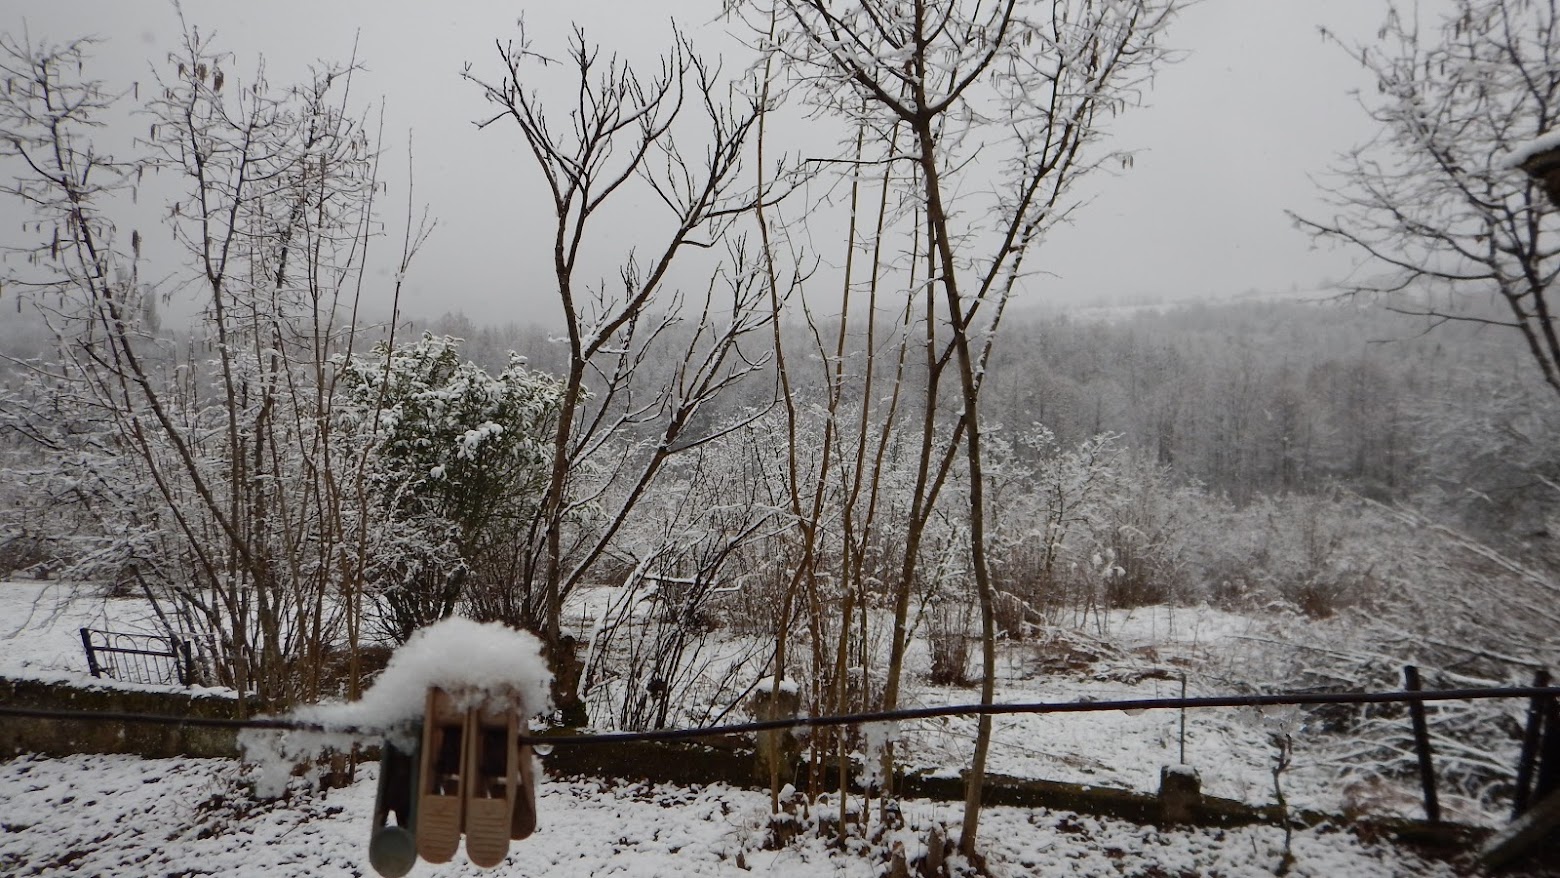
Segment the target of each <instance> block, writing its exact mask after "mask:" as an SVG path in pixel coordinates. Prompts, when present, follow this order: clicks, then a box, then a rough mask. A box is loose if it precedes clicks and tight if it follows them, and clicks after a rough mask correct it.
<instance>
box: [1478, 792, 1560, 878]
mask: <svg viewBox="0 0 1560 878" xmlns="http://www.w3.org/2000/svg"><path fill="white" fill-rule="evenodd" d="M1557 832H1560V792H1556V793H1550V794H1549V795H1548V796H1546V797H1545V798H1543V799H1541V800H1539V802H1538V804H1537V805H1534V806H1533V807H1531V808H1529V809H1528V811H1527V813H1526V814H1523V815H1522V816H1521V817H1520V818H1518V819H1517V820H1515V821H1513V822H1512V823H1511V825H1510V826H1507V827H1506V828H1505V829H1502V830H1501V831H1499V832H1497V833H1495V834H1494V835H1492V836H1490V840H1489V841H1487V842H1485V844H1484V849H1483V850H1482V851H1480V852H1479V862H1480V863H1482V864H1483V865H1484V867H1485V868H1488V869H1499V868H1501V867H1503V866H1507V865H1509V864H1511V863H1514V862H1516V861H1518V860H1520V859H1522V858H1523V857H1525V856H1527V855H1528V854H1530V853H1536V852H1538V851H1548V850H1550V849H1551V843H1550V837H1551V836H1552V835H1554V834H1556V833H1557Z"/></svg>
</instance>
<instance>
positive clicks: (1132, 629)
mask: <svg viewBox="0 0 1560 878" xmlns="http://www.w3.org/2000/svg"><path fill="white" fill-rule="evenodd" d="M612 591H615V590H607V589H601V590H587V591H586V593H585V599H586V600H594V601H596V602H598V603H601V602H604V601H606V600H609V599H610V598H611V596H612V594H611V592H612ZM600 609H601V608H600V606H591V607H590V608H589V609H587V610H586V611H584V612H581V611H579V610H576V611H575V613H574V615H575V616H576V618H580V617H583V618H585V619H587V620H588V619H590V618H591V617H592V616H594V615H596V614H597V613H599V611H600ZM591 611H594V612H591ZM83 625H91V626H108V627H112V628H114V629H116V630H123V631H145V632H148V633H152V632H155V631H156V630H157V628H156V625H155V619H154V618H153V617H152V614H151V612H150V610H149V608H148V606H147V604H146V602H144V601H142V600H139V599H136V598H113V599H104V598H102V597H100V596H97V594H96V591H95V590H94V589H92V588H91V587H85V588H79V589H78V588H76V587H73V586H70V585H66V584H59V583H48V582H0V676H7V677H12V678H30V679H55V680H74V681H78V682H96V683H97V684H99V685H123V684H119V683H115V682H113V681H91V678H90V676H89V675H88V672H87V666H86V659H85V657H84V656H83V654H82V649H81V643H80V640H79V635H78V629H79V628H80V627H81V626H83ZM1096 625H1097V628H1098V629H1100V630H1101V631H1103V632H1104V633H1108V635H1109V638H1110V642H1111V643H1112V644H1113V645H1114V646H1115V648H1117V649H1119V650H1121V651H1122V652H1123V654H1125V655H1127V656H1129V658H1128V659H1127V660H1125V661H1120V662H1116V663H1111V662H1102V663H1098V664H1096V665H1094V666H1092V667H1091V669H1089V671H1087V672H1084V673H1065V674H1059V673H1045V672H1043V671H1041V670H1037V669H1036V668H1035V667H1034V666H1033V664H1034V658H1033V657H1034V655H1035V648H1034V647H1033V645H1030V644H1014V645H1012V646H1009V647H1005V650H1004V654H1003V662H1002V668H1001V676H1000V679H999V681H998V691H997V699H998V700H999V701H1003V702H1035V701H1074V700H1079V699H1093V700H1107V699H1116V698H1144V697H1169V696H1173V695H1177V694H1179V692H1180V681H1179V679H1177V678H1176V677H1175V676H1174V675H1173V674H1171V673H1169V672H1170V671H1172V670H1174V669H1175V668H1176V667H1177V666H1178V665H1180V664H1186V663H1189V662H1193V661H1198V660H1201V659H1204V658H1206V657H1208V656H1211V655H1216V654H1218V655H1226V656H1227V655H1229V654H1230V653H1232V652H1234V651H1237V650H1238V649H1239V648H1240V643H1241V642H1242V641H1241V638H1242V637H1244V636H1246V635H1247V634H1250V633H1251V632H1252V631H1253V625H1254V623H1253V621H1252V620H1251V619H1250V618H1248V617H1244V616H1240V615H1236V614H1230V613H1225V612H1221V611H1218V610H1214V609H1209V608H1179V609H1174V610H1171V609H1169V608H1164V607H1158V608H1147V609H1139V610H1135V611H1130V612H1129V611H1116V612H1112V613H1109V614H1106V616H1105V617H1103V618H1102V619H1101V620H1099V621H1098V622H1097V623H1096ZM909 662H910V665H911V667H912V669H914V668H915V667H916V666H918V665H926V664H928V663H929V659H927V657H926V656H925V655H924V646H923V645H922V644H920V642H919V641H918V642H917V645H916V647H915V651H914V652H913V653H912V655H911V656H910V659H909ZM1145 670H1149V671H1155V670H1157V671H1158V672H1159V673H1157V674H1148V675H1146V676H1145V675H1144V671H1145ZM914 676H915V675H912V678H914ZM1192 694H1209V693H1204V692H1199V691H1197V690H1196V689H1194V690H1193V691H1192ZM975 700H977V693H976V691H975V690H973V689H969V688H955V687H932V686H926V685H924V684H918V683H916V682H913V681H912V682H911V683H910V684H909V686H908V687H907V692H906V694H905V697H904V699H903V700H902V703H903V706H906V707H915V706H931V705H947V704H961V703H970V702H973V701H975ZM733 718H735V717H733ZM1286 720H1287V721H1289V722H1290V724H1291V727H1288V728H1286V729H1285V730H1286V731H1289V732H1291V733H1292V734H1294V735H1295V740H1296V748H1295V756H1294V760H1293V763H1292V765H1291V766H1290V767H1289V768H1288V769H1287V770H1286V771H1285V773H1284V775H1283V786H1284V794H1285V796H1286V797H1287V798H1288V800H1289V802H1290V804H1291V805H1293V806H1296V807H1300V808H1310V809H1316V810H1320V811H1326V812H1330V813H1339V812H1341V811H1342V810H1343V809H1344V804H1345V801H1346V799H1347V798H1348V797H1349V795H1350V794H1349V791H1348V790H1347V789H1346V788H1345V785H1344V784H1343V783H1341V782H1340V781H1339V776H1338V772H1337V769H1336V767H1335V766H1331V765H1327V764H1322V763H1321V762H1319V761H1318V759H1316V758H1314V757H1312V756H1311V755H1310V753H1309V751H1308V749H1307V747H1306V744H1307V741H1306V738H1305V735H1304V733H1303V731H1302V730H1301V729H1299V728H1297V727H1293V716H1292V715H1286V714H1283V713H1281V712H1272V711H1270V712H1269V713H1267V714H1265V715H1264V714H1259V713H1257V712H1256V711H1254V710H1249V709H1246V710H1242V709H1234V708H1231V709H1217V710H1199V711H1190V712H1188V714H1187V718H1186V739H1185V741H1186V743H1185V751H1186V762H1187V763H1188V764H1190V765H1191V766H1193V767H1194V768H1196V769H1197V770H1198V772H1199V773H1200V775H1201V777H1202V782H1203V790H1204V792H1205V793H1207V794H1209V795H1213V796H1221V797H1225V798H1230V799H1236V800H1240V801H1244V802H1248V803H1251V804H1257V805H1262V804H1268V803H1271V802H1272V801H1274V796H1273V776H1272V767H1273V762H1272V760H1273V757H1274V755H1275V751H1274V749H1273V748H1272V747H1271V746H1270V745H1269V743H1268V740H1269V737H1268V736H1269V732H1270V731H1272V730H1273V729H1274V728H1275V726H1276V725H1278V724H1280V723H1283V722H1285V721H1286ZM899 731H900V739H901V744H900V746H899V748H898V751H897V756H898V758H899V760H900V762H901V764H902V765H903V766H904V767H905V768H907V769H909V770H923V771H930V772H943V773H956V772H957V771H959V770H960V769H962V768H964V767H966V766H967V765H968V764H969V759H970V755H971V749H972V746H973V741H974V720H973V719H970V718H959V717H955V718H948V719H939V720H924V721H917V722H906V723H904V724H903V726H902V727H901V729H900V730H899ZM1180 758H1181V729H1180V716H1179V714H1178V713H1177V712H1174V711H1147V712H1143V713H1140V714H1137V715H1127V714H1125V713H1122V712H1117V711H1105V712H1098V713H1070V714H1051V715H1035V714H1029V715H1015V716H1003V717H999V718H997V719H996V720H995V734H994V736H993V741H992V749H991V753H990V755H989V758H988V763H987V768H988V770H989V771H990V772H992V773H994V774H1000V775H1007V776H1012V777H1022V778H1039V779H1044V780H1053V781H1064V782H1072V783H1082V784H1090V785H1096V786H1104V787H1115V788H1121V789H1128V790H1137V791H1142V792H1152V791H1154V790H1157V789H1158V784H1159V770H1160V767H1161V766H1163V765H1168V764H1174V763H1177V762H1179V761H1180ZM1371 800H1372V803H1371V804H1372V809H1373V810H1374V811H1376V812H1377V813H1381V814H1387V815H1393V816H1407V817H1418V816H1421V811H1420V805H1419V799H1418V796H1417V794H1416V792H1415V791H1414V790H1413V789H1411V788H1409V787H1407V786H1404V787H1403V788H1402V789H1385V790H1382V789H1373V790H1372V791H1371ZM1442 806H1443V808H1444V809H1447V811H1448V814H1449V816H1450V818H1451V819H1453V820H1457V821H1459V822H1467V823H1482V822H1489V821H1491V820H1492V819H1496V818H1495V817H1492V816H1491V815H1489V814H1486V813H1482V812H1479V811H1477V810H1476V809H1474V808H1473V807H1472V806H1470V805H1468V804H1467V803H1465V802H1462V801H1461V800H1459V799H1457V798H1456V797H1454V796H1451V795H1449V794H1447V793H1445V792H1443V796H1442Z"/></svg>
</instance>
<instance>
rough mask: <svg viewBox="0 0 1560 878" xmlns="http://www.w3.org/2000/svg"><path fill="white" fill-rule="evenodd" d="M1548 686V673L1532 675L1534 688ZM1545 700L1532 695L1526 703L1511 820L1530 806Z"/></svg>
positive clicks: (1542, 670)
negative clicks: (1525, 719) (1525, 716)
mask: <svg viewBox="0 0 1560 878" xmlns="http://www.w3.org/2000/svg"><path fill="white" fill-rule="evenodd" d="M1548 685H1549V671H1547V670H1544V669H1543V668H1540V669H1539V670H1538V671H1536V672H1534V674H1533V686H1534V688H1540V687H1543V686H1548ZM1550 700H1552V699H1547V698H1545V697H1544V696H1542V695H1534V696H1533V697H1532V698H1531V699H1530V700H1529V701H1528V715H1527V728H1526V729H1525V730H1524V731H1523V733H1522V755H1521V756H1519V757H1518V758H1517V787H1516V790H1515V792H1513V794H1512V796H1511V819H1512V820H1515V819H1517V818H1518V817H1521V816H1522V815H1523V814H1525V813H1527V809H1528V806H1529V805H1531V804H1532V802H1533V799H1532V793H1533V767H1534V765H1535V763H1537V762H1538V742H1539V735H1540V733H1541V732H1542V731H1543V728H1544V711H1545V707H1546V704H1545V702H1547V701H1550Z"/></svg>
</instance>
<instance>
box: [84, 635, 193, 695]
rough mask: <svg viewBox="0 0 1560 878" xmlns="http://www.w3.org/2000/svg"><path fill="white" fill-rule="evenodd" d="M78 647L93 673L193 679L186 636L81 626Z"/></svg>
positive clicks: (145, 679)
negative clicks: (105, 629)
mask: <svg viewBox="0 0 1560 878" xmlns="http://www.w3.org/2000/svg"><path fill="white" fill-rule="evenodd" d="M81 647H82V649H83V650H84V651H85V652H86V654H87V669H88V670H89V671H91V672H92V676H94V677H109V678H112V679H115V680H122V681H125V682H127V683H152V684H166V685H175V684H177V685H180V686H190V685H193V684H194V682H195V656H194V650H193V649H191V647H190V642H189V641H188V640H181V639H180V638H177V637H172V636H168V635H161V634H130V633H126V632H122V631H103V630H100V629H96V628H83V629H81Z"/></svg>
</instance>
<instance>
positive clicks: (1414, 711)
mask: <svg viewBox="0 0 1560 878" xmlns="http://www.w3.org/2000/svg"><path fill="white" fill-rule="evenodd" d="M1403 688H1405V689H1407V690H1408V691H1410V692H1418V691H1420V687H1419V669H1418V668H1416V667H1414V666H1413V665H1405V666H1404V667H1403ZM1408 715H1409V717H1410V718H1411V719H1413V721H1414V750H1415V751H1416V752H1418V754H1419V782H1420V784H1422V785H1423V786H1424V789H1425V818H1426V819H1428V820H1429V821H1430V822H1431V823H1440V822H1441V803H1440V801H1439V800H1438V799H1437V798H1436V794H1435V764H1434V763H1433V762H1431V760H1430V727H1429V725H1428V724H1426V722H1425V703H1424V702H1423V701H1410V702H1409V703H1408Z"/></svg>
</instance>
